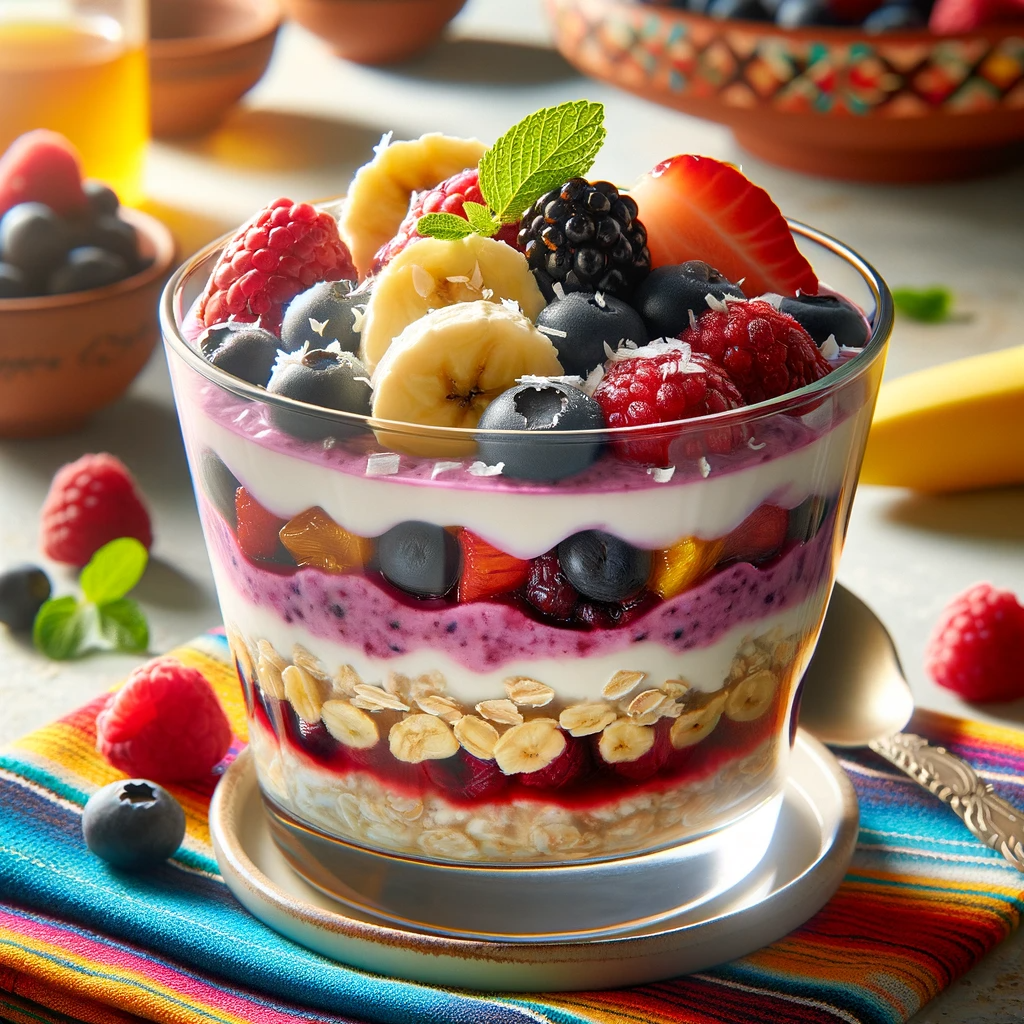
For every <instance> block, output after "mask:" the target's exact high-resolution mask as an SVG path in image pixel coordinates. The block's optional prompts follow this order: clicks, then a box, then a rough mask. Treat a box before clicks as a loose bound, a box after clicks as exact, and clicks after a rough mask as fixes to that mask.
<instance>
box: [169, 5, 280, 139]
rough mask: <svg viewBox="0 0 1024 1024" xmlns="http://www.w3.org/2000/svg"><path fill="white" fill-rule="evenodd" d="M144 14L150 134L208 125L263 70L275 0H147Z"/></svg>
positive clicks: (192, 131)
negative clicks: (146, 14) (147, 28)
mask: <svg viewBox="0 0 1024 1024" xmlns="http://www.w3.org/2000/svg"><path fill="white" fill-rule="evenodd" d="M149 13H150V43H149V75H150V89H151V94H152V97H151V102H152V130H153V134H154V135H155V136H156V137H157V138H168V137H175V136H182V135H200V134H202V133H204V132H208V131H210V130H211V129H212V128H215V127H216V126H217V125H218V124H219V123H220V122H221V120H222V119H223V118H224V115H225V114H226V113H227V112H228V111H229V110H230V109H231V107H232V106H234V104H236V103H237V102H238V101H239V100H240V99H241V98H242V96H244V95H245V93H247V92H248V91H249V90H250V89H251V88H252V87H253V86H254V85H255V84H256V83H257V82H258V81H259V80H260V78H262V77H263V73H264V72H265V71H266V70H267V65H268V64H269V63H270V55H271V53H272V52H273V49H274V42H275V40H276V38H277V30H278V26H279V25H280V22H281V11H280V8H279V6H278V4H277V0H149Z"/></svg>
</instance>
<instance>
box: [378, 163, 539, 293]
mask: <svg viewBox="0 0 1024 1024" xmlns="http://www.w3.org/2000/svg"><path fill="white" fill-rule="evenodd" d="M467 202H470V203H479V204H480V205H481V206H486V205H487V202H486V200H485V199H484V196H483V193H482V192H481V191H480V172H479V171H478V170H477V168H475V167H467V168H466V170H464V171H459V173H458V174H453V175H452V176H451V177H450V178H448V179H447V180H445V181H442V182H441V184H440V185H435V186H434V188H432V189H428V190H427V191H425V192H414V193H413V196H412V200H411V202H410V203H409V212H408V213H407V214H406V215H405V220H403V221H402V223H401V224H400V225H399V228H398V233H397V234H396V235H395V237H394V238H392V239H391V241H390V242H387V243H385V244H384V245H382V246H381V247H380V249H378V250H377V255H376V256H374V257H373V267H372V269H371V273H374V274H376V273H378V272H379V271H380V270H383V268H384V267H385V266H387V264H388V263H390V262H391V261H392V260H393V259H394V258H395V257H396V256H397V255H398V254H399V253H400V252H401V251H402V250H403V249H404V248H405V247H406V246H407V245H411V244H412V243H413V242H415V241H417V240H418V239H420V238H422V237H423V236H422V235H421V234H420V233H419V232H418V231H417V230H416V222H417V221H418V220H419V219H420V217H422V216H423V214H425V213H454V214H455V216H456V217H462V218H464V219H465V218H466V209H465V207H466V203H467ZM518 231H519V225H518V224H505V225H503V226H502V227H501V228H500V229H499V230H498V233H497V234H496V235H495V236H494V237H495V238H496V239H497V240H498V241H499V242H504V243H505V244H506V245H511V246H512V247H513V248H516V247H517V246H516V235H517V234H518Z"/></svg>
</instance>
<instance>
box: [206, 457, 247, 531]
mask: <svg viewBox="0 0 1024 1024" xmlns="http://www.w3.org/2000/svg"><path fill="white" fill-rule="evenodd" d="M198 476H199V489H200V490H201V491H202V493H203V494H205V495H206V499H207V501H209V502H210V504H211V505H213V507H214V508H215V509H216V510H217V511H218V512H219V513H220V514H221V515H222V516H223V517H224V519H225V520H226V521H227V522H228V523H229V524H230V525H231V526H234V525H235V494H236V493H237V492H238V488H239V487H241V486H242V485H241V484H240V483H239V482H238V478H237V477H236V476H235V474H234V473H232V472H231V470H230V469H228V467H227V466H225V465H224V463H223V462H222V461H221V460H220V458H219V457H218V456H217V455H216V454H215V453H214V452H212V451H210V449H209V448H206V449H204V450H203V451H202V452H201V453H200V455H199V468H198Z"/></svg>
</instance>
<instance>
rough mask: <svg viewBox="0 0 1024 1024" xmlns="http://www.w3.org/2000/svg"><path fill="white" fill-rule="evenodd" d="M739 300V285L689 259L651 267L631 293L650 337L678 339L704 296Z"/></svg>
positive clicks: (703, 306) (704, 306)
mask: <svg viewBox="0 0 1024 1024" xmlns="http://www.w3.org/2000/svg"><path fill="white" fill-rule="evenodd" d="M709 294H710V295H713V296H714V297H715V298H716V299H719V300H722V299H724V298H725V296H726V295H731V296H733V297H734V298H737V299H742V298H743V297H744V296H743V290H742V289H741V288H740V286H739V285H736V284H733V283H732V282H731V281H728V280H726V279H725V278H724V277H723V276H722V275H721V274H720V273H719V272H718V271H717V270H715V268H714V267H709V266H708V265H707V264H706V263H704V262H703V261H701V260H690V261H689V262H687V263H678V264H674V265H673V266H668V267H658V268H657V270H652V271H651V272H650V274H649V275H648V276H647V279H646V280H645V281H644V282H643V283H642V284H641V285H640V287H639V288H637V290H636V293H635V294H634V295H633V304H634V305H635V306H636V308H637V311H638V312H639V313H640V316H641V317H643V321H644V323H645V324H646V325H647V331H648V334H649V335H650V337H652V338H678V337H679V335H680V334H682V333H683V331H685V330H686V328H687V327H689V326H690V314H691V313H692V314H693V315H694V316H695V317H697V316H700V315H701V313H703V312H704V311H705V310H706V309H707V308H708V304H707V301H706V296H707V295H709Z"/></svg>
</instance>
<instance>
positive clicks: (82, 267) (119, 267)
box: [46, 245, 128, 295]
mask: <svg viewBox="0 0 1024 1024" xmlns="http://www.w3.org/2000/svg"><path fill="white" fill-rule="evenodd" d="M127 276H128V265H127V264H126V263H125V261H124V260H123V259H121V257H120V256H118V255H117V254H116V253H113V252H108V251H107V250H105V249H100V248H97V247H96V246H94V245H83V246H79V247H78V248H77V249H72V250H71V251H70V252H69V253H68V254H67V258H66V259H65V260H64V262H63V263H62V264H61V265H60V266H59V267H57V269H56V270H55V271H54V272H53V273H52V274H51V275H50V279H49V281H48V283H47V286H46V290H47V292H49V294H51V295H63V294H65V293H67V292H84V291H88V290H89V289H90V288H103V287H105V286H106V285H108V284H114V282H115V281H120V280H122V279H123V278H125V277H127Z"/></svg>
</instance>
